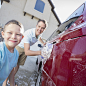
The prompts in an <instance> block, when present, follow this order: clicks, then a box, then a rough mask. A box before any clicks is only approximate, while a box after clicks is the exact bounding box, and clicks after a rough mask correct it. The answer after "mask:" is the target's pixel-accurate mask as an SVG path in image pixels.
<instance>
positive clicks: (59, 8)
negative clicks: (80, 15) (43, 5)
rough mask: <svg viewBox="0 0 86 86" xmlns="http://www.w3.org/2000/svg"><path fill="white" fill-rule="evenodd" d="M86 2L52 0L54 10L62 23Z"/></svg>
mask: <svg viewBox="0 0 86 86" xmlns="http://www.w3.org/2000/svg"><path fill="white" fill-rule="evenodd" d="M85 1H86V0H52V2H53V4H54V7H55V8H54V10H55V12H56V14H57V16H58V17H59V19H60V21H61V23H62V22H64V21H65V20H66V19H67V18H68V17H69V16H70V15H71V14H72V13H73V12H74V11H75V10H76V9H77V8H78V7H79V6H80V5H82V4H83V3H84V2H85Z"/></svg>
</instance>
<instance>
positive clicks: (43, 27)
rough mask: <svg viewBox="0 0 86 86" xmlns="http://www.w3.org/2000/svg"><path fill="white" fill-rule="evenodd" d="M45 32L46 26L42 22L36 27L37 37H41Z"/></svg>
mask: <svg viewBox="0 0 86 86" xmlns="http://www.w3.org/2000/svg"><path fill="white" fill-rule="evenodd" d="M44 30H45V24H44V23H43V22H42V21H40V22H39V23H38V24H37V25H36V32H35V33H36V36H39V35H40V34H41V33H43V31H44Z"/></svg>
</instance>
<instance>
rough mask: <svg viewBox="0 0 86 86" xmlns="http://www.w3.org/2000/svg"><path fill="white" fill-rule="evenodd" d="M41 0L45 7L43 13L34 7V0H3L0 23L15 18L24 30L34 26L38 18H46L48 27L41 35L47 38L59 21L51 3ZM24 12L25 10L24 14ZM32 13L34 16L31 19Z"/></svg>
mask: <svg viewBox="0 0 86 86" xmlns="http://www.w3.org/2000/svg"><path fill="white" fill-rule="evenodd" d="M42 1H44V3H45V8H46V9H44V12H43V13H44V14H42V13H40V12H38V11H36V10H35V9H34V5H35V4H34V3H36V0H10V2H9V3H8V2H5V1H3V3H2V7H1V9H0V23H1V24H3V26H4V24H5V23H6V22H7V21H9V20H11V19H16V20H18V21H19V22H21V23H22V24H23V25H24V28H25V30H27V29H30V28H34V27H36V24H37V21H38V20H39V19H46V20H47V21H48V28H47V29H46V30H45V32H44V33H43V36H42V37H43V39H45V40H47V39H48V38H49V36H50V35H51V34H52V33H53V31H54V30H55V29H56V28H57V27H58V25H59V23H58V21H57V19H56V18H55V16H54V14H53V13H52V11H51V5H50V4H49V2H48V0H42ZM31 6H32V7H33V8H32V7H31ZM31 9H32V10H31ZM24 12H26V15H25V16H24ZM33 14H34V18H33V19H31V18H32V15H33Z"/></svg>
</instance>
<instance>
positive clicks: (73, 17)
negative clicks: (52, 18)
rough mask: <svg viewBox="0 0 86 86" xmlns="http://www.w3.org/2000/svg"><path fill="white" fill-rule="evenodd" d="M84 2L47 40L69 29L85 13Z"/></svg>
mask: <svg viewBox="0 0 86 86" xmlns="http://www.w3.org/2000/svg"><path fill="white" fill-rule="evenodd" d="M84 6H85V5H84V4H82V5H81V6H80V7H79V8H78V9H76V10H75V11H74V12H73V13H72V14H71V15H70V16H69V17H68V18H67V19H66V21H65V22H64V23H62V24H61V25H60V26H59V27H58V28H57V29H56V30H55V31H54V32H53V34H52V35H51V36H50V37H49V38H48V39H47V41H50V40H52V39H53V38H55V37H57V35H58V34H61V33H63V32H64V31H65V30H67V29H68V28H69V27H70V26H71V25H72V24H73V23H74V22H75V21H76V20H77V19H78V18H79V17H80V15H81V14H82V13H83V11H84Z"/></svg>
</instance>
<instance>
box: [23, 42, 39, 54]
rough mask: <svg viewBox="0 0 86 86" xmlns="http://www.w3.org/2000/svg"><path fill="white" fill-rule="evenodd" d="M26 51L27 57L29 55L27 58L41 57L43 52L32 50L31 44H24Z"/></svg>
mask: <svg viewBox="0 0 86 86" xmlns="http://www.w3.org/2000/svg"><path fill="white" fill-rule="evenodd" d="M24 51H25V55H27V56H36V55H41V51H32V50H30V44H29V43H24Z"/></svg>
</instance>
